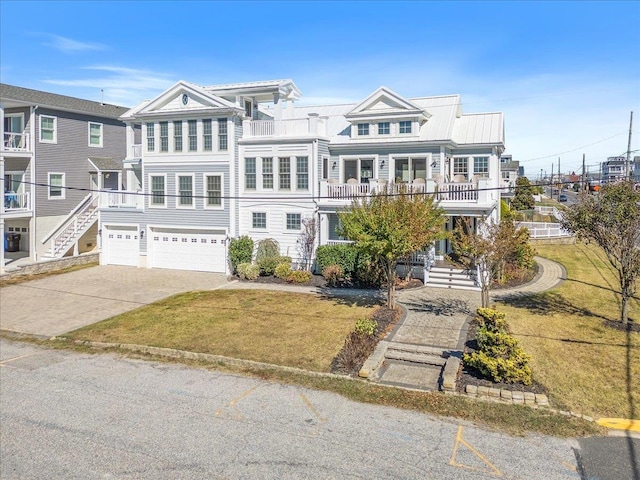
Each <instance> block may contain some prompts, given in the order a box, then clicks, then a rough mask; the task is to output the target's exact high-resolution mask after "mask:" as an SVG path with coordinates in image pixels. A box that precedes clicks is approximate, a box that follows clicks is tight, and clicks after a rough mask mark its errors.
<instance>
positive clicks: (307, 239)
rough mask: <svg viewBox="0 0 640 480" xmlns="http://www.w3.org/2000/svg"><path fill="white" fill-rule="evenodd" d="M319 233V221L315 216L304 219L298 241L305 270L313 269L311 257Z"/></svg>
mask: <svg viewBox="0 0 640 480" xmlns="http://www.w3.org/2000/svg"><path fill="white" fill-rule="evenodd" d="M317 233H318V222H317V221H316V219H315V217H309V218H304V219H302V232H300V236H299V237H298V240H297V242H296V243H297V246H298V253H300V259H301V263H302V268H303V269H304V270H311V259H312V258H313V251H314V249H315V247H316V236H317Z"/></svg>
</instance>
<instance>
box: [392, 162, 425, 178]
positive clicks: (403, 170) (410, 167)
mask: <svg viewBox="0 0 640 480" xmlns="http://www.w3.org/2000/svg"><path fill="white" fill-rule="evenodd" d="M394 163H395V179H396V180H398V179H399V181H401V182H412V181H414V180H415V179H416V178H423V179H426V178H427V159H426V158H424V157H421V158H411V157H410V158H396V159H395V160H394Z"/></svg>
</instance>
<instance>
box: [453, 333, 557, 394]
mask: <svg viewBox="0 0 640 480" xmlns="http://www.w3.org/2000/svg"><path fill="white" fill-rule="evenodd" d="M476 328H477V324H476V323H475V322H470V324H469V330H468V331H467V341H466V342H465V344H464V352H465V353H469V354H470V353H473V352H476V351H478V341H477V337H476ZM462 365H463V369H462V372H461V373H460V375H459V376H458V381H457V384H456V387H457V390H458V392H462V393H464V392H465V390H466V388H467V385H475V386H477V387H490V388H503V389H505V390H511V391H519V392H533V393H544V394H546V393H547V390H546V389H545V388H544V386H543V385H541V384H540V383H537V382H536V381H535V380H534V381H533V383H532V384H531V385H524V384H523V383H505V382H494V381H493V380H490V379H488V378H486V377H484V376H483V375H482V373H480V372H479V371H478V370H476V369H475V368H471V367H468V366H466V365H465V364H464V363H463V364H462Z"/></svg>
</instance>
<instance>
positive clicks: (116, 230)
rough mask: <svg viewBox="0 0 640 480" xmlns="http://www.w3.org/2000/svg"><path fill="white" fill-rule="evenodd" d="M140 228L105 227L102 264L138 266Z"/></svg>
mask: <svg viewBox="0 0 640 480" xmlns="http://www.w3.org/2000/svg"><path fill="white" fill-rule="evenodd" d="M139 249H140V243H139V241H138V227H124V226H113V227H105V228H104V233H103V235H102V263H103V264H105V265H131V266H134V267H137V266H138V262H139V258H140V252H139Z"/></svg>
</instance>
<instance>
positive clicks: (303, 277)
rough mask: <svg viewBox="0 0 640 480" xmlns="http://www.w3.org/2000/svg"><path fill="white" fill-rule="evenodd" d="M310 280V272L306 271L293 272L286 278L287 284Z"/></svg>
mask: <svg viewBox="0 0 640 480" xmlns="http://www.w3.org/2000/svg"><path fill="white" fill-rule="evenodd" d="M309 280H311V272H307V271H306V270H294V271H292V272H291V273H290V274H289V276H288V277H287V282H290V283H306V282H308V281H309Z"/></svg>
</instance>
